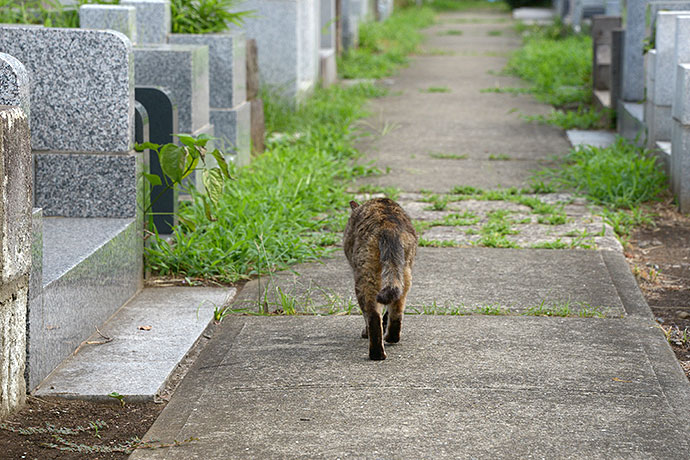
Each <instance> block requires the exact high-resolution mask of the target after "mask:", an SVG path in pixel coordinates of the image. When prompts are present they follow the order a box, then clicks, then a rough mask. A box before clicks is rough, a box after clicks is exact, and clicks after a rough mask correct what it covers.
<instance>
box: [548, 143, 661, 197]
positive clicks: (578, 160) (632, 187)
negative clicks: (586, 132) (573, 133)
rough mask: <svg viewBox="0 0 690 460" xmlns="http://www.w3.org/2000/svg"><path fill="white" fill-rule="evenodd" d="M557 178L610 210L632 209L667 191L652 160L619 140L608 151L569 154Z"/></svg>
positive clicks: (583, 150) (587, 148)
mask: <svg viewBox="0 0 690 460" xmlns="http://www.w3.org/2000/svg"><path fill="white" fill-rule="evenodd" d="M556 177H557V182H560V183H561V184H562V185H564V186H566V187H570V188H574V189H575V190H577V191H579V192H581V193H583V194H585V195H586V196H587V197H588V198H589V199H590V200H592V201H593V202H595V203H598V204H602V205H606V206H608V207H613V208H624V209H633V208H635V207H636V206H638V205H639V204H641V203H645V202H647V201H651V200H654V199H656V198H657V197H658V196H659V195H660V194H661V193H662V192H664V190H665V189H666V176H665V174H664V173H663V171H661V170H660V169H659V168H658V167H657V165H656V161H655V159H654V158H653V157H652V156H650V155H648V153H647V152H646V151H645V150H643V149H641V148H639V147H637V146H635V145H634V144H632V143H630V142H628V141H626V140H625V139H624V138H620V137H619V138H618V139H617V140H616V142H615V143H614V144H612V145H611V146H609V147H594V146H584V147H581V148H578V149H574V150H572V151H571V152H570V153H569V154H568V155H567V156H566V158H565V165H563V167H562V168H561V169H560V170H559V171H558V172H557V173H556Z"/></svg>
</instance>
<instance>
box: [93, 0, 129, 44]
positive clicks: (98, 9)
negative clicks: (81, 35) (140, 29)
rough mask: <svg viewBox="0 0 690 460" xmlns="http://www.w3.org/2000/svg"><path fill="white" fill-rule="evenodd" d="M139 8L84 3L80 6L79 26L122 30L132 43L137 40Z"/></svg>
mask: <svg viewBox="0 0 690 460" xmlns="http://www.w3.org/2000/svg"><path fill="white" fill-rule="evenodd" d="M136 13H137V10H136V8H134V7H133V6H121V5H82V6H80V7H79V27H81V28H82V29H109V30H115V31H117V32H120V33H122V34H124V35H126V36H127V38H129V39H130V40H131V41H132V43H136V41H137V19H136V17H137V16H136Z"/></svg>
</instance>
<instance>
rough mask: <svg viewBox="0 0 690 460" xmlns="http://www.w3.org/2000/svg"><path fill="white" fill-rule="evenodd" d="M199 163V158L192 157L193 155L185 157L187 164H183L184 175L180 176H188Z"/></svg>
mask: <svg viewBox="0 0 690 460" xmlns="http://www.w3.org/2000/svg"><path fill="white" fill-rule="evenodd" d="M198 164H199V158H194V157H191V156H190V157H187V164H186V165H185V168H184V175H183V176H182V179H184V178H185V177H187V176H189V175H190V174H191V173H192V172H194V170H195V169H196V166H197V165H198Z"/></svg>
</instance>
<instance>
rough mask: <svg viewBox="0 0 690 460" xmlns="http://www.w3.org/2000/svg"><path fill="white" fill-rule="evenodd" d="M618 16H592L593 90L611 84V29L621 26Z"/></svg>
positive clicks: (607, 86) (603, 88)
mask: <svg viewBox="0 0 690 460" xmlns="http://www.w3.org/2000/svg"><path fill="white" fill-rule="evenodd" d="M621 21H622V19H621V18H620V17H618V16H594V17H593V18H592V32H591V33H592V83H593V86H594V89H595V90H607V89H609V88H610V86H611V31H612V30H613V29H617V28H619V27H620V26H621Z"/></svg>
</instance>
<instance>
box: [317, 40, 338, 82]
mask: <svg viewBox="0 0 690 460" xmlns="http://www.w3.org/2000/svg"><path fill="white" fill-rule="evenodd" d="M319 76H320V77H321V86H323V87H324V88H328V87H329V86H331V85H332V84H334V83H335V82H336V81H337V80H338V68H337V64H336V59H335V50H334V49H322V50H320V51H319Z"/></svg>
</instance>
